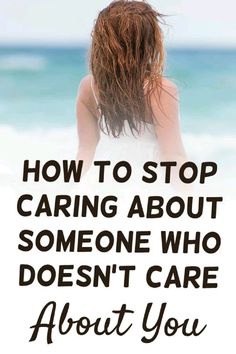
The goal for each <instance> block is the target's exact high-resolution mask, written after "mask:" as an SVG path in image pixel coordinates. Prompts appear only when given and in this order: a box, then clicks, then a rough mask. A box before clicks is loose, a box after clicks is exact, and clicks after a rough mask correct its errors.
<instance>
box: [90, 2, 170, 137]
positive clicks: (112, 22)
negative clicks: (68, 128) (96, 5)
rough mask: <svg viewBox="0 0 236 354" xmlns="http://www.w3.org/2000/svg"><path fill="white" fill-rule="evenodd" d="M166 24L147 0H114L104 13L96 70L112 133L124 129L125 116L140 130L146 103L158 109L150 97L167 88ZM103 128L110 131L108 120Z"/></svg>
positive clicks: (98, 27) (96, 38)
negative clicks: (163, 80)
mask: <svg viewBox="0 0 236 354" xmlns="http://www.w3.org/2000/svg"><path fill="white" fill-rule="evenodd" d="M160 23H162V15H161V14H159V13H158V12H157V11H155V10H154V9H153V8H152V7H151V6H150V5H149V4H148V3H146V2H145V1H128V0H118V1H112V2H111V4H110V5H109V6H107V7H106V8H105V9H104V10H102V11H101V12H100V13H99V15H98V18H97V20H96V23H95V26H94V29H93V32H92V46H91V51H90V69H91V72H92V75H93V78H94V83H95V85H96V89H97V92H98V100H99V109H100V112H101V117H103V118H104V122H105V130H106V133H108V134H110V135H113V136H114V137H118V136H119V135H120V134H122V133H124V122H125V120H127V121H128V124H129V127H130V129H131V131H132V133H133V134H134V133H139V131H140V124H141V121H144V120H145V113H146V102H147V106H148V108H149V111H150V112H151V113H152V109H151V104H150V95H151V93H152V91H153V90H154V88H156V87H157V86H158V87H161V80H160V79H161V77H162V75H163V64H164V48H163V36H162V30H161V28H160ZM145 80H148V85H147V93H146V96H147V97H145V94H144V89H143V85H144V82H145ZM100 122H101V121H100ZM101 129H102V130H103V131H104V126H103V127H102V124H101Z"/></svg>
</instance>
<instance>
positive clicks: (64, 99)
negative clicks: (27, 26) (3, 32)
mask: <svg viewBox="0 0 236 354" xmlns="http://www.w3.org/2000/svg"><path fill="white" fill-rule="evenodd" d="M235 63H236V50H229V49H228V50H223V49H181V48H178V49H168V50H167V62H166V70H165V75H166V76H167V77H169V78H170V79H172V80H173V81H174V82H175V83H176V84H177V85H178V87H179V92H180V107H181V128H182V132H183V139H184V143H185V147H186V150H187V153H188V155H189V157H190V159H194V160H196V161H203V160H209V159H212V160H217V161H219V163H220V164H222V170H221V172H220V173H221V175H222V176H224V183H223V184H222V186H223V185H226V183H227V184H228V183H230V185H231V186H233V178H234V176H235V172H236V167H235V166H234V165H235V164H234V162H236V161H235V156H236V154H235V153H236V139H235V138H236V123H235V114H236V99H235V97H236V96H235V92H236V65H235ZM87 73H88V49H87V48H83V47H81V48H79V47H78V48H51V47H50V48H49V47H25V48H24V47H0V134H1V140H0V148H1V157H0V158H1V160H0V173H1V179H3V175H4V176H5V178H4V179H5V180H6V179H7V178H8V177H7V176H9V174H10V175H12V174H14V173H15V172H14V171H16V170H17V168H18V167H17V164H18V161H19V159H22V158H24V157H25V158H26V157H29V158H30V157H31V158H32V157H35V156H36V155H37V152H39V151H40V154H41V155H43V157H44V158H45V159H46V158H47V156H50V154H51V155H52V156H53V155H54V153H57V156H60V157H63V158H70V159H72V158H74V157H75V154H76V147H77V136H76V118H75V97H76V93H77V89H78V85H79V82H80V80H81V79H82V77H83V76H84V75H86V74H87ZM41 155H40V156H41ZM228 185H229V184H228Z"/></svg>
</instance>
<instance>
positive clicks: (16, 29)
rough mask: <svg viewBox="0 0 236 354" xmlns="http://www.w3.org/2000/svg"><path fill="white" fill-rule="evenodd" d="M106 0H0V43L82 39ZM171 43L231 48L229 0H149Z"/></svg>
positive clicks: (233, 30) (235, 38) (232, 5)
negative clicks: (163, 21)
mask: <svg viewBox="0 0 236 354" xmlns="http://www.w3.org/2000/svg"><path fill="white" fill-rule="evenodd" d="M109 3H110V1H109V0H108V1H107V0H83V1H81V0H0V24H1V31H0V45H1V44H34V45H35V44H36V45H37V44H56V45H74V44H84V43H87V42H88V41H89V40H90V32H91V30H92V27H93V24H94V20H95V19H96V17H97V15H98V13H99V11H100V10H101V9H103V8H104V7H105V6H107V5H108V4H109ZM149 3H150V4H151V5H153V6H154V7H155V8H156V9H158V11H159V12H161V13H164V14H166V15H168V17H167V18H166V22H167V23H168V24H169V26H166V27H165V28H164V32H165V37H166V42H167V44H169V45H170V46H173V47H178V46H181V47H194V46H197V47H199V46H202V47H236V15H235V13H236V1H235V0H150V1H149Z"/></svg>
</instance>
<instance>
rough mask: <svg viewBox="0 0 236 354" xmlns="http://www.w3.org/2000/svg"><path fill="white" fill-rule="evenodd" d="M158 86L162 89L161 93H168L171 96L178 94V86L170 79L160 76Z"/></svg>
mask: <svg viewBox="0 0 236 354" xmlns="http://www.w3.org/2000/svg"><path fill="white" fill-rule="evenodd" d="M160 87H161V89H162V93H163V94H164V93H169V94H171V95H172V96H174V97H176V96H177V95H178V87H177V85H176V84H175V83H174V82H173V81H172V80H170V79H168V78H166V77H162V78H161V79H160Z"/></svg>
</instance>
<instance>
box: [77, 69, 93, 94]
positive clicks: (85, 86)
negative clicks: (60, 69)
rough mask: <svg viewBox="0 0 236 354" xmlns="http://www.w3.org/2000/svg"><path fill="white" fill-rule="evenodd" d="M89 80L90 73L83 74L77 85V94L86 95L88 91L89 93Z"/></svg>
mask: <svg viewBox="0 0 236 354" xmlns="http://www.w3.org/2000/svg"><path fill="white" fill-rule="evenodd" d="M91 80H92V75H90V74H88V75H86V76H84V77H83V78H82V79H81V80H80V82H79V87H78V94H79V95H82V96H83V95H87V94H88V93H89V94H91Z"/></svg>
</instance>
